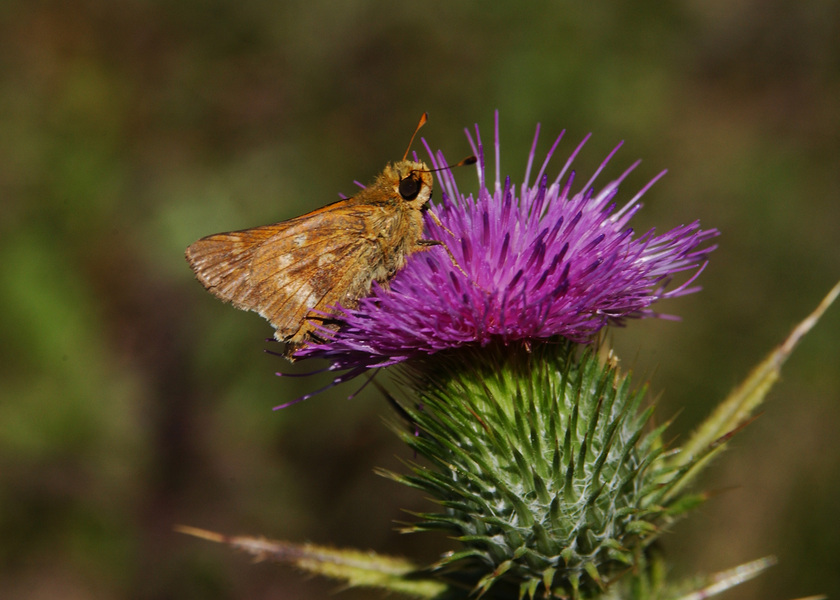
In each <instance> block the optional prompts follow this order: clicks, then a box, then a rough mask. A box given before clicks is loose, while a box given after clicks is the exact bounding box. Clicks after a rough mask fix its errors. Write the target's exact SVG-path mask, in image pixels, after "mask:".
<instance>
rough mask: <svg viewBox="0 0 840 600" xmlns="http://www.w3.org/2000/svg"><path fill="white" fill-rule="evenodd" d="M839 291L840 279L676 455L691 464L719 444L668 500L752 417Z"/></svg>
mask: <svg viewBox="0 0 840 600" xmlns="http://www.w3.org/2000/svg"><path fill="white" fill-rule="evenodd" d="M838 295H840V283H838V284H837V285H835V286H834V287H833V288H832V289H831V291H830V292H829V293H828V295H827V296H826V297H825V298H823V301H822V302H820V304H819V306H817V308H816V309H815V310H814V312H812V313H811V314H810V315H808V316H807V317H806V318H805V319H804V320H803V321H802V322H801V323H799V324H798V325H797V326H796V327H794V328H793V331H791V333H790V335H788V337H787V338H786V339H785V341H784V342H783V343H782V344H780V345H779V346H778V347H777V348H775V349H774V350H773V351H772V352H771V353H770V354H769V355H768V356H767V357H766V358H765V359H764V360H763V361H762V362H761V363H760V364H759V365H758V366H757V367H756V368H755V369H753V371H752V372H751V373H750V374H749V375H748V376H747V378H746V379H745V380H744V381H743V383H741V385H739V386H738V387H736V388H735V389H734V390H733V391H732V392H731V393H730V394H729V396H728V397H727V398H726V399H725V400H724V401H723V402H722V403H721V404H720V405H719V406H718V407H717V409H715V411H714V412H713V413H712V414H711V415H710V416H709V418H708V419H706V421H705V422H704V423H703V424H702V425H701V426H700V428H699V429H698V430H697V431H696V432H695V433H694V435H693V436H692V437H691V439H689V440H688V443H686V444H685V445H684V446H683V448H682V452H680V454H678V455H677V456H676V457H675V464H676V465H680V466H682V465H688V464H690V463H691V462H692V461H694V460H695V459H696V458H697V457H698V456H699V455H700V454H702V453H703V452H705V451H707V449H709V448H711V447H713V446H716V447H714V448H713V451H712V452H709V453H708V455H706V456H705V457H703V458H702V459H701V460H699V461H697V464H696V465H694V468H693V469H692V470H691V472H690V473H687V474H686V475H685V476H683V477H682V478H681V480H680V481H679V483H678V484H677V485H675V486H674V487H672V488H671V489H670V490H669V491H668V493H667V495H666V496H665V500H668V499H670V498H673V497H674V496H675V495H676V494H677V493H678V492H679V491H680V490H681V489H682V488H684V487H685V486H686V485H687V484H688V483H689V482H690V481H691V480H693V479H694V477H696V476H697V474H698V473H699V472H700V471H702V469H703V468H704V467H705V466H706V465H708V464H709V461H711V460H712V458H714V457H715V456H716V455H717V454H718V453H719V452H720V451H721V450H722V449H723V447H724V444H723V443H720V442H721V441H726V439H728V438H727V437H726V436H728V434H730V433H732V432H734V431H736V430H738V429H739V428H741V427H743V426H744V425H745V424H746V423H747V422H748V421H749V419H750V417H751V416H752V414H753V412H754V411H755V409H756V408H757V407H758V406H759V405H760V404H761V403H762V402H763V401H764V398H765V397H766V396H767V392H769V391H770V388H772V387H773V385H774V384H775V383H776V381H777V380H778V379H779V374H780V372H781V368H782V365H783V364H784V363H785V361H786V360H787V359H788V357H789V356H790V355H791V353H792V352H793V349H794V348H795V347H796V345H797V343H799V340H801V339H802V337H803V336H804V335H805V334H806V333H808V332H809V331H810V330H811V329H812V328H813V327H814V325H816V324H817V321H818V320H819V319H820V317H822V315H823V313H824V312H825V311H826V310H827V309H828V307H829V306H831V304H832V303H833V302H834V301H835V300H836V299H837V296H838Z"/></svg>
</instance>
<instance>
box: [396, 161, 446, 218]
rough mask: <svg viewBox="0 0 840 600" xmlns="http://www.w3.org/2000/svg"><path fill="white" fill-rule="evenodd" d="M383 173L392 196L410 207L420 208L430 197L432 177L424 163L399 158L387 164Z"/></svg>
mask: <svg viewBox="0 0 840 600" xmlns="http://www.w3.org/2000/svg"><path fill="white" fill-rule="evenodd" d="M384 175H385V176H386V177H387V179H388V182H389V185H391V186H393V193H394V196H393V197H394V198H395V199H399V201H401V202H404V203H407V204H408V205H409V206H411V207H412V208H415V209H420V208H422V207H423V205H424V204H426V203H427V202H428V201H429V199H430V198H431V197H432V184H433V182H434V179H433V178H432V173H431V172H430V171H429V167H427V166H426V165H425V163H422V162H413V161H410V160H401V161H399V162H396V163H394V164H392V165H388V167H387V168H386V169H385V173H384Z"/></svg>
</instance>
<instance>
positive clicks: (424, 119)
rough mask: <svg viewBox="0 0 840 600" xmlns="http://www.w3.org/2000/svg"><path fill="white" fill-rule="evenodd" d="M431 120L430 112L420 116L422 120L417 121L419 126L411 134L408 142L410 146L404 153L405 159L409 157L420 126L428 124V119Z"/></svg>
mask: <svg viewBox="0 0 840 600" xmlns="http://www.w3.org/2000/svg"><path fill="white" fill-rule="evenodd" d="M428 120H429V113H423V115H422V116H421V117H420V122H419V123H417V127H416V128H415V130H414V133H412V134H411V139H410V140H409V142H408V148H406V149H405V154H403V157H402V159H403V160H405V159H406V158H408V153H409V152H411V145H412V144H413V143H414V138H415V137H416V136H417V132H418V131H420V128H421V127H423V125H425V124H426V121H428Z"/></svg>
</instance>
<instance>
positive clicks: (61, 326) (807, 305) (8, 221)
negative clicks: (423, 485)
mask: <svg viewBox="0 0 840 600" xmlns="http://www.w3.org/2000/svg"><path fill="white" fill-rule="evenodd" d="M518 4H519V5H518V6H514V4H513V3H489V2H461V3H444V2H424V3H419V2H413V3H394V2H383V1H364V2H352V3H332V2H330V3H326V2H321V3H318V2H300V1H290V2H267V1H261V0H241V1H239V2H223V1H220V0H212V1H202V2H198V1H194V0H186V1H182V2H163V1H143V0H134V1H125V2H113V1H105V0H87V1H71V2H59V1H52V2H51V1H44V2H25V1H18V0H6V1H5V2H3V3H2V4H0V202H2V205H1V206H2V211H1V212H0V301H1V302H2V311H0V340H1V343H0V552H2V558H0V597H3V598H22V597H25V598H35V599H39V598H71V599H87V598H98V599H101V598H105V599H108V598H136V599H138V600H141V599H142V600H147V599H163V598H179V599H182V598H284V599H285V598H317V597H323V596H326V595H327V594H330V593H331V592H332V591H333V590H334V589H335V588H336V586H335V585H334V584H333V583H331V582H325V581H321V580H313V579H308V578H305V577H303V576H301V575H300V574H299V573H296V572H294V571H293V570H292V569H290V568H288V567H285V566H277V565H272V564H266V563H261V564H252V563H251V561H250V560H249V559H248V558H246V557H244V556H240V555H236V554H233V553H231V552H229V551H227V550H226V549H224V548H222V547H219V546H215V545H212V544H208V543H206V542H201V541H198V540H194V539H191V538H188V537H186V536H183V535H180V534H176V533H173V531H172V527H173V525H174V524H177V523H183V524H189V525H194V526H198V527H204V528H209V529H216V530H220V531H223V532H227V533H233V534H236V533H250V534H263V535H266V536H270V537H276V538H282V539H289V540H293V541H312V542H316V543H332V544H335V545H338V546H354V547H360V548H372V549H375V550H378V551H382V552H388V553H398V554H404V555H407V556H410V557H413V558H414V559H416V560H420V561H428V560H432V559H433V558H434V557H435V556H436V554H437V553H439V552H440V551H441V550H442V549H444V548H447V547H448V544H447V541H446V540H443V539H436V538H434V537H431V536H430V537H428V538H423V537H422V536H414V537H411V536H401V535H400V534H398V533H396V532H395V531H394V524H393V522H394V521H395V520H399V519H402V518H405V515H404V513H402V512H401V509H404V508H408V509H413V510H419V509H423V508H427V507H428V506H427V505H426V503H425V502H426V501H425V500H424V498H422V497H419V496H418V495H416V494H413V493H412V492H411V491H410V490H403V489H400V487H399V486H397V485H396V484H394V483H391V482H389V481H385V480H383V479H382V478H380V477H378V476H376V475H374V474H373V472H372V470H373V468H374V467H377V466H384V467H389V468H393V469H400V468H401V467H400V464H399V460H400V459H401V458H402V459H405V458H411V457H410V456H407V453H406V451H405V450H404V449H403V448H401V447H400V446H399V445H398V444H397V443H396V442H395V439H394V436H393V435H392V434H391V433H390V432H389V431H388V429H387V428H386V427H385V426H383V422H382V417H383V416H387V415H388V408H387V406H386V405H385V403H384V402H383V401H382V399H381V398H380V397H379V396H378V395H377V394H376V393H374V391H373V390H366V391H365V392H364V393H362V394H361V395H360V396H359V397H357V398H355V399H354V400H352V401H347V400H346V396H347V394H348V393H350V392H352V391H354V390H355V387H354V386H353V385H350V386H345V387H343V388H341V389H338V390H333V391H331V392H329V393H325V394H323V395H321V396H320V397H317V398H315V399H312V400H310V401H308V402H305V403H303V404H300V405H297V406H295V407H293V408H290V409H288V410H285V411H281V412H279V413H276V412H272V411H271V407H272V406H274V405H276V404H279V403H281V402H283V401H284V400H288V399H290V398H294V397H297V396H298V395H300V394H302V393H304V392H306V391H310V390H312V389H315V388H317V387H319V386H321V385H323V384H324V383H325V382H326V379H325V377H324V376H321V377H313V378H308V379H279V378H277V377H275V376H274V375H273V373H274V372H275V371H277V370H281V369H282V370H285V371H294V370H307V369H312V368H313V367H312V366H308V365H300V366H298V365H295V366H294V368H293V367H291V366H289V365H288V364H286V363H285V361H283V360H281V359H279V358H276V357H272V356H269V355H266V354H264V353H263V349H264V348H265V347H266V344H264V342H263V339H264V338H265V337H268V336H269V335H270V333H271V329H270V328H269V327H268V326H267V324H266V323H265V322H264V321H262V320H261V319H260V318H258V317H257V316H255V315H253V314H246V313H242V312H239V311H236V310H233V309H232V308H230V307H229V306H225V305H223V304H222V303H221V302H219V301H217V300H215V299H214V298H212V297H211V296H210V295H209V294H207V293H206V292H205V291H204V290H203V289H202V288H201V286H200V285H199V284H198V283H197V282H196V281H194V279H193V276H192V273H191V272H190V270H189V268H188V267H187V265H186V263H185V261H184V259H183V250H184V248H185V247H186V246H187V245H188V244H190V243H191V242H193V241H194V240H196V239H197V238H199V237H201V236H203V235H206V234H209V233H214V232H217V231H223V230H230V229H237V228H242V227H248V226H254V225H260V224H265V223H271V222H275V221H278V220H282V219H286V218H290V217H293V216H296V215H298V214H301V213H303V212H305V211H307V210H310V209H314V208H316V207H318V206H321V205H323V204H326V203H327V202H330V201H332V200H334V199H336V198H337V194H338V193H339V192H345V193H350V192H352V191H353V190H354V189H355V187H354V186H353V184H352V181H353V180H354V179H359V180H362V181H368V180H370V179H371V178H372V177H373V176H374V175H375V174H376V173H378V171H379V170H380V169H381V168H382V167H383V165H384V164H385V162H386V161H388V160H393V159H396V158H399V157H400V156H401V155H402V152H403V150H404V148H405V145H406V143H407V141H408V138H409V136H410V134H411V131H412V129H413V127H414V125H415V123H416V121H417V118H418V116H419V115H420V113H421V112H422V111H424V110H425V111H428V112H429V113H430V122H429V125H427V127H426V128H425V129H424V130H423V132H422V134H423V136H425V137H426V138H427V139H428V140H429V141H430V142H431V144H432V145H433V146H434V147H435V148H442V149H444V150H445V151H446V153H447V155H448V156H449V157H450V159H453V160H457V159H458V158H460V157H461V156H464V155H466V154H468V153H469V148H468V146H467V144H466V142H465V140H464V137H463V133H462V130H463V127H465V126H471V125H472V124H473V123H475V122H478V123H479V124H480V125H481V126H482V127H483V133H484V136H485V139H489V138H490V135H491V131H492V118H493V111H494V109H499V110H500V111H501V124H502V141H503V149H502V152H503V155H502V165H503V171H505V172H506V173H510V174H511V175H512V176H513V177H514V180H516V181H518V180H519V179H520V178H521V176H522V173H523V172H524V165H525V157H526V153H527V148H528V146H529V144H530V141H531V136H532V135H533V128H534V125H535V123H536V122H537V121H540V122H542V124H543V132H544V133H543V144H542V148H543V149H546V148H547V147H548V145H549V144H550V141H551V139H552V137H553V136H554V135H556V134H557V133H559V131H560V130H561V129H563V128H566V129H568V134H567V141H566V142H564V143H563V145H561V149H560V153H561V155H563V154H567V153H568V152H570V151H571V149H572V148H573V146H574V145H575V144H576V143H577V141H578V140H579V139H580V138H582V137H583V136H584V135H585V134H586V133H588V132H590V131H592V132H593V133H594V137H593V139H592V141H591V142H590V143H589V144H588V146H587V148H586V150H585V151H584V152H583V154H582V155H581V157H580V158H579V159H578V161H577V169H578V171H579V172H580V173H581V175H584V174H588V173H590V172H591V171H592V170H593V169H594V168H595V167H596V166H597V165H598V164H599V163H600V161H601V159H602V158H603V157H604V156H605V155H606V153H607V152H608V151H609V150H610V149H611V148H612V147H613V146H614V144H615V143H617V142H618V141H619V140H621V139H624V140H626V144H625V147H624V148H623V149H622V150H621V151H620V153H619V154H618V157H617V158H616V159H614V161H613V163H612V165H611V167H610V169H609V170H608V172H607V173H606V175H604V176H603V177H604V178H603V179H602V180H601V182H602V183H604V182H606V181H607V180H608V179H609V178H612V177H615V176H617V175H618V174H619V173H620V172H621V171H622V170H623V169H624V167H625V166H627V165H628V164H630V162H632V161H633V160H635V159H636V158H643V159H644V162H643V163H642V165H641V166H640V167H639V168H638V169H637V171H636V172H635V173H634V174H633V176H631V177H630V179H629V180H628V182H627V184H626V185H625V186H624V187H623V194H622V198H624V199H625V200H627V199H629V198H630V197H631V196H632V194H634V193H635V191H636V190H637V189H638V188H640V187H641V186H642V185H644V183H645V182H646V181H647V180H648V179H650V178H651V177H653V176H654V175H655V174H656V173H658V172H659V171H660V170H661V169H663V168H666V167H667V168H668V169H670V171H669V174H668V176H667V177H665V178H664V179H663V180H662V181H661V182H660V183H657V185H656V186H655V187H654V188H653V190H652V191H650V192H649V193H648V194H647V195H646V198H645V201H646V208H645V210H644V211H642V213H641V214H640V215H639V218H638V221H637V223H636V227H637V230H644V229H647V228H648V227H651V226H653V225H656V226H657V227H658V228H659V229H660V230H661V231H664V230H666V229H667V228H670V227H674V226H676V225H679V224H681V223H683V222H686V221H690V220H693V219H695V218H700V219H702V222H703V224H704V225H705V226H706V227H717V228H719V229H720V230H721V231H722V236H721V238H720V240H719V241H720V244H721V247H720V249H719V250H717V251H716V252H715V253H714V255H713V260H712V263H711V265H710V266H709V268H708V269H707V270H706V272H705V273H704V274H703V275H702V279H701V283H702V285H703V286H704V288H705V289H704V291H703V292H702V293H701V294H697V295H694V296H691V297H688V298H684V299H680V300H676V301H673V302H670V303H667V304H666V305H664V306H661V307H660V308H662V309H663V310H665V311H667V312H672V313H678V314H680V315H681V316H682V317H683V321H682V322H678V323H674V322H663V321H646V322H635V323H631V324H630V326H629V327H628V328H627V329H624V330H620V331H618V332H616V333H615V334H614V341H615V344H616V346H617V347H618V349H619V351H620V355H621V356H622V358H623V361H624V364H625V365H627V366H629V367H632V368H633V369H634V371H635V372H636V373H637V376H638V380H639V381H642V380H644V379H645V378H649V379H650V381H651V386H652V390H653V391H654V393H656V394H661V400H660V407H659V409H658V411H657V414H658V416H659V418H660V419H662V420H664V419H666V418H668V417H670V416H673V415H674V414H676V413H678V412H679V417H678V418H677V421H676V423H675V425H674V429H673V432H674V436H675V438H676V441H677V443H679V439H680V436H682V437H684V436H685V435H686V434H687V432H689V431H690V430H691V429H692V428H693V427H694V426H696V425H697V423H698V422H699V420H700V419H701V418H702V417H703V416H704V415H706V414H707V412H708V411H709V410H710V407H711V406H712V405H713V404H714V403H715V402H717V401H718V400H720V399H721V398H722V397H723V396H724V395H725V394H726V393H727V392H728V391H729V389H730V388H731V387H732V386H733V385H735V384H736V383H737V382H738V381H740V379H741V378H743V377H744V376H745V374H746V373H747V371H748V370H749V368H750V367H751V366H752V365H754V364H755V363H757V362H758V361H759V360H760V358H761V357H763V356H764V355H765V354H766V353H767V352H768V351H769V350H770V349H771V348H772V347H773V346H774V345H775V344H776V343H778V342H780V341H781V340H782V339H783V337H784V336H785V335H786V334H787V332H788V331H789V330H790V328H791V327H792V326H793V324H794V323H795V322H796V321H797V320H799V319H801V318H802V317H804V316H805V315H806V314H807V313H808V312H809V311H810V310H811V309H812V308H813V307H814V306H816V304H817V302H818V301H819V300H820V298H821V297H822V296H823V294H824V293H825V292H827V291H828V289H829V288H830V287H831V285H832V284H833V283H834V282H835V281H836V280H837V279H838V278H840V249H838V242H839V241H840V100H838V98H840V4H838V3H837V2H836V1H832V0H822V1H803V2H792V1H787V2H785V1H782V0H763V1H757V0H753V1H743V0H742V1H737V0H736V1H734V2H733V1H728V2H721V1H718V0H713V1H707V2H699V1H686V2H667V3H643V2H631V1H624V2H600V3H583V2H579V3H571V2H535V3H518ZM558 164H559V162H558ZM464 171H466V170H464ZM458 177H459V178H460V180H461V181H462V182H463V183H462V186H463V187H462V189H470V190H472V189H475V186H474V176H473V175H472V173H464V172H462V173H459V174H458ZM587 177H588V175H587ZM838 356H840V307H837V306H835V307H834V308H833V309H832V311H831V312H830V313H829V314H828V315H827V316H826V318H825V319H824V321H823V322H822V324H821V325H820V326H819V327H818V328H817V330H816V331H814V332H813V333H811V334H810V335H809V336H808V337H807V338H806V339H805V340H804V342H803V343H802V345H801V347H800V349H799V350H798V351H797V353H796V354H795V355H794V357H793V358H792V360H791V361H790V362H789V363H788V365H787V366H786V368H785V371H784V373H783V375H784V377H783V380H782V382H781V383H780V384H779V385H778V386H777V388H776V389H775V390H774V391H773V393H772V397H771V399H770V401H769V402H768V403H767V404H766V406H765V413H764V414H763V416H762V417H761V418H760V419H759V420H758V421H757V422H756V423H754V424H753V425H751V426H750V427H749V428H748V429H747V430H746V431H745V432H744V433H742V434H740V435H739V436H737V437H736V439H735V440H734V441H733V442H732V445H731V449H730V450H729V452H728V453H727V454H725V455H724V458H723V459H721V460H719V461H718V463H717V464H716V466H715V467H714V468H713V469H712V470H711V471H710V472H709V473H708V474H707V476H706V477H705V479H704V481H703V483H704V484H705V485H706V487H709V488H712V489H716V490H720V491H721V493H720V494H719V495H716V496H715V497H714V498H713V499H712V500H711V501H710V502H709V503H708V504H707V505H705V506H704V507H703V508H702V509H701V510H700V511H699V512H697V513H696V514H695V515H694V516H693V518H691V519H689V520H688V521H685V522H683V523H681V524H679V525H678V526H676V527H675V528H674V531H673V533H672V534H670V535H668V536H666V541H665V543H666V546H667V548H668V550H669V551H670V552H671V555H672V556H673V560H674V568H673V573H674V575H675V576H677V577H680V576H687V575H690V574H692V573H695V572H698V571H714V570H720V569H725V568H729V567H731V566H734V565H736V564H739V563H741V562H744V561H748V560H751V559H754V558H757V557H759V556H763V555H766V554H776V555H777V556H778V557H779V559H780V564H779V565H778V566H777V567H775V568H774V569H772V570H771V571H770V572H769V573H768V574H766V575H765V576H763V577H761V578H760V579H758V580H757V581H755V582H752V583H750V584H747V585H745V586H743V587H742V588H738V589H736V590H735V591H733V592H730V593H729V595H728V598H733V599H735V598H738V599H747V598H761V599H765V598H778V599H785V598H795V597H799V596H804V595H809V594H818V593H828V594H830V595H832V596H834V597H837V596H838V595H840V576H838V573H840V518H838V514H837V513H838V510H840V502H838V498H840V445H839V444H838V435H840V434H838V430H840V369H839V368H838V367H839V366H840V364H838V363H840V361H838ZM340 597H346V598H367V597H370V595H369V594H368V593H366V592H355V591H351V592H348V593H346V594H345V595H343V596H340Z"/></svg>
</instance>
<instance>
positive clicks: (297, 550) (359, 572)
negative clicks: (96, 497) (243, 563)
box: [176, 526, 447, 599]
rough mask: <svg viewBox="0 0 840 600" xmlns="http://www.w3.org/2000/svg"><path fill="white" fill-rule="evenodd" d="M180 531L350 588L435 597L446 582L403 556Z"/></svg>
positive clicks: (196, 531) (204, 531)
mask: <svg viewBox="0 0 840 600" xmlns="http://www.w3.org/2000/svg"><path fill="white" fill-rule="evenodd" d="M176 530H177V531H180V532H181V533H186V534H187V535H192V536H195V537H198V538H201V539H205V540H209V541H211V542H218V543H221V544H226V545H228V546H230V547H231V548H234V549H236V550H241V551H243V552H246V553H248V554H251V555H253V556H255V557H258V558H259V559H261V560H273V561H275V562H279V563H286V564H291V565H294V566H296V567H298V568H299V569H303V570H304V571H308V572H310V573H313V574H316V575H321V576H323V577H328V578H330V579H337V580H339V581H341V582H343V583H345V584H346V585H348V586H350V587H371V588H379V589H383V590H387V591H390V592H397V593H400V594H403V595H405V596H409V597H412V598H421V599H425V598H435V597H437V596H439V595H441V594H442V593H443V592H445V591H446V590H447V585H446V584H444V583H442V582H440V581H437V580H435V579H431V578H430V577H428V576H425V575H423V574H422V572H421V571H420V568H419V567H418V566H417V565H415V564H414V563H411V562H409V561H407V560H405V559H403V558H397V557H393V556H383V555H381V554H376V553H374V552H363V551H361V550H347V549H337V548H330V547H327V546H316V545H314V544H293V543H291V542H282V541H275V540H267V539H264V538H257V537H248V536H235V537H232V536H225V535H222V534H219V533H215V532H212V531H207V530H204V529H197V528H195V527H186V526H179V527H177V528H176Z"/></svg>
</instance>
